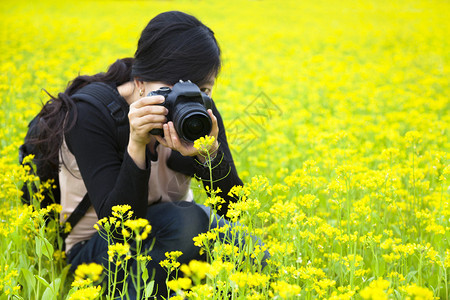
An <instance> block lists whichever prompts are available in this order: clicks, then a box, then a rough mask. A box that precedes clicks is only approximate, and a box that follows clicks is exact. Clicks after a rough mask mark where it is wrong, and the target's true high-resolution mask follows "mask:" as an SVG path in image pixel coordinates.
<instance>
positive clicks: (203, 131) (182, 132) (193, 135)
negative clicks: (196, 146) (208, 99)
mask: <svg viewBox="0 0 450 300" xmlns="http://www.w3.org/2000/svg"><path fill="white" fill-rule="evenodd" d="M173 123H174V125H175V130H176V131H177V133H178V135H179V136H180V138H182V139H184V140H186V141H188V142H193V141H195V140H196V139H198V138H200V137H202V136H205V135H208V134H209V133H210V132H211V129H212V121H211V118H210V117H209V115H208V113H207V112H206V109H205V107H204V106H203V105H201V104H200V103H183V104H181V105H179V106H177V108H176V111H175V112H174V114H173Z"/></svg>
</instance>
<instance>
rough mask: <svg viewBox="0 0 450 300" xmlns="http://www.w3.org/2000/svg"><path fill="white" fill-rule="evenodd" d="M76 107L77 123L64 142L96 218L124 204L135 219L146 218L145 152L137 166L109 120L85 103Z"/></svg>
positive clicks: (146, 181)
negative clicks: (77, 170)
mask: <svg viewBox="0 0 450 300" xmlns="http://www.w3.org/2000/svg"><path fill="white" fill-rule="evenodd" d="M77 108H78V118H77V120H76V124H75V126H74V127H73V128H72V129H71V130H70V131H68V132H67V133H66V134H65V139H66V143H67V146H68V148H69V150H70V151H71V152H72V154H73V155H74V156H75V158H76V161H77V164H78V167H79V169H80V173H81V176H82V177H83V181H84V184H85V185H86V188H87V191H88V194H89V198H90V199H91V202H92V205H93V206H94V208H95V211H96V213H97V216H98V218H99V219H100V218H103V217H106V216H109V215H110V214H111V208H112V207H113V206H115V205H123V204H128V205H130V206H131V207H132V210H133V211H134V212H135V214H136V216H137V217H145V214H146V210H147V206H148V181H149V178H150V162H149V160H148V157H149V155H148V153H147V155H146V163H145V166H144V168H143V169H142V168H140V167H138V166H137V165H136V163H135V162H134V160H133V159H132V158H131V157H130V154H129V153H128V151H127V150H126V146H127V145H119V142H118V139H117V128H116V124H115V122H114V120H113V119H112V118H111V117H109V116H107V115H105V114H104V113H103V112H102V111H100V110H99V109H98V108H97V107H95V106H94V105H92V104H89V103H86V102H78V103H77ZM108 117H109V118H108ZM121 153H124V154H123V155H122V154H121Z"/></svg>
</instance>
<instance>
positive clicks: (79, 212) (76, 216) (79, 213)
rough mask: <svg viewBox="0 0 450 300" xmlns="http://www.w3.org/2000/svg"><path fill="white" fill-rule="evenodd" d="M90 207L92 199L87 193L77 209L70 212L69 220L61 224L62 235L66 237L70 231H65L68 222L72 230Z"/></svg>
mask: <svg viewBox="0 0 450 300" xmlns="http://www.w3.org/2000/svg"><path fill="white" fill-rule="evenodd" d="M89 207H91V200H90V199H89V195H88V194H87V193H86V195H84V197H83V200H81V202H80V203H79V204H78V205H77V207H76V208H75V210H74V211H73V212H72V213H71V214H70V216H69V217H68V218H67V220H66V221H65V222H64V223H63V224H62V226H61V237H62V238H63V239H65V238H66V237H67V236H68V235H69V232H70V231H69V232H65V228H66V224H67V223H68V224H70V230H72V228H74V227H75V225H77V223H78V222H79V221H80V220H81V219H82V218H83V217H84V216H85V215H86V212H87V211H88V209H89Z"/></svg>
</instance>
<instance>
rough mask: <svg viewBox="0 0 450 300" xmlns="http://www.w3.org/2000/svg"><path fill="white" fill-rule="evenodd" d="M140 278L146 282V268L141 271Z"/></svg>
mask: <svg viewBox="0 0 450 300" xmlns="http://www.w3.org/2000/svg"><path fill="white" fill-rule="evenodd" d="M142 280H144V282H147V280H148V269H147V268H144V270H143V271H142Z"/></svg>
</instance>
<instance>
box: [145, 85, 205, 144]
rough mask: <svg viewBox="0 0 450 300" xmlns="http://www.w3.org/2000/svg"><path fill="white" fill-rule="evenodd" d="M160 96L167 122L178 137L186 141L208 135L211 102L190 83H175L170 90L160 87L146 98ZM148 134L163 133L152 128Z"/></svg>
mask: <svg viewBox="0 0 450 300" xmlns="http://www.w3.org/2000/svg"><path fill="white" fill-rule="evenodd" d="M155 95H162V96H164V98H165V101H164V102H163V103H162V104H160V105H163V106H164V107H165V108H167V109H168V111H169V112H168V114H167V121H172V122H173V124H174V127H175V130H176V132H177V134H178V136H179V137H180V138H181V139H183V140H185V141H187V142H194V141H195V140H196V139H198V138H200V137H202V136H205V135H209V134H210V132H211V129H212V120H211V118H210V116H209V115H208V112H207V110H208V109H210V108H211V107H212V100H211V98H210V97H208V95H206V94H205V93H203V92H202V91H200V89H199V88H198V86H197V85H195V84H194V83H192V82H190V81H181V80H180V82H177V83H176V84H175V85H174V86H173V87H172V89H171V88H169V87H162V88H160V89H159V90H156V91H152V92H150V93H149V94H148V95H147V96H155ZM150 134H153V135H160V136H164V131H163V130H162V129H160V128H154V129H152V130H151V131H150Z"/></svg>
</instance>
